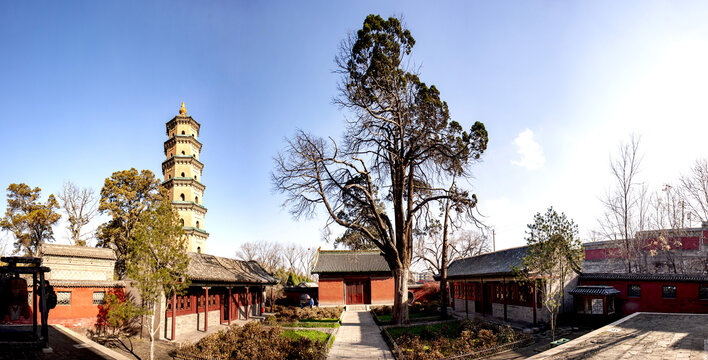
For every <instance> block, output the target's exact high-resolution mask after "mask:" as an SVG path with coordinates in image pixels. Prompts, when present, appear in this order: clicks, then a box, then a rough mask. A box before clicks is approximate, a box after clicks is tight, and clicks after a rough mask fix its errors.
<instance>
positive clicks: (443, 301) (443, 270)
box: [440, 180, 455, 320]
mask: <svg viewBox="0 0 708 360" xmlns="http://www.w3.org/2000/svg"><path fill="white" fill-rule="evenodd" d="M452 184H453V186H454V184H455V181H454V180H453V182H452ZM449 220H450V199H447V200H445V222H444V223H443V234H442V249H441V250H442V258H441V259H440V317H441V318H442V319H443V320H445V319H447V230H448V229H447V227H448V226H447V224H448V222H449Z"/></svg>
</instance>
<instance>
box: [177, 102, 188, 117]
mask: <svg viewBox="0 0 708 360" xmlns="http://www.w3.org/2000/svg"><path fill="white" fill-rule="evenodd" d="M179 114H180V115H182V116H187V108H186V107H184V101H182V107H180V108H179Z"/></svg>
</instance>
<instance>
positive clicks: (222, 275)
mask: <svg viewBox="0 0 708 360" xmlns="http://www.w3.org/2000/svg"><path fill="white" fill-rule="evenodd" d="M188 255H189V268H188V270H187V275H188V276H189V278H190V279H191V280H192V281H206V282H209V281H213V282H220V283H233V284H271V285H273V284H277V283H278V279H276V278H275V277H273V276H272V275H271V274H269V273H268V272H267V271H265V270H264V269H263V268H262V267H261V266H260V265H259V264H258V263H257V262H255V261H241V260H234V259H229V258H225V257H220V256H214V255H208V254H199V253H194V252H190V253H188Z"/></svg>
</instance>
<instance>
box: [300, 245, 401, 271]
mask: <svg viewBox="0 0 708 360" xmlns="http://www.w3.org/2000/svg"><path fill="white" fill-rule="evenodd" d="M390 271H391V268H390V267H389V266H388V263H387V262H386V260H385V259H384V257H383V255H382V254H381V251H379V250H367V251H353V250H320V251H319V253H318V254H317V260H315V266H314V267H313V269H312V273H313V274H321V273H350V272H390Z"/></svg>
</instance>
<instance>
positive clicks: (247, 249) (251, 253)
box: [236, 241, 285, 273]
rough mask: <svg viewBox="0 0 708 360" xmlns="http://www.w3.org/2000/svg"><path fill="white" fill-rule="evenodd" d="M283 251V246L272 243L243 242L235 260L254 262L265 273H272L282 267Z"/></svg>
mask: <svg viewBox="0 0 708 360" xmlns="http://www.w3.org/2000/svg"><path fill="white" fill-rule="evenodd" d="M283 250H284V247H283V245H281V244H280V243H277V242H273V241H259V242H245V243H243V244H241V246H239V249H238V250H237V251H236V258H237V259H239V260H244V261H256V262H258V263H259V264H260V265H261V266H263V268H264V269H265V270H266V271H268V272H270V273H274V272H275V271H276V270H278V269H279V268H281V267H282V266H283V253H285V251H283Z"/></svg>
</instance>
